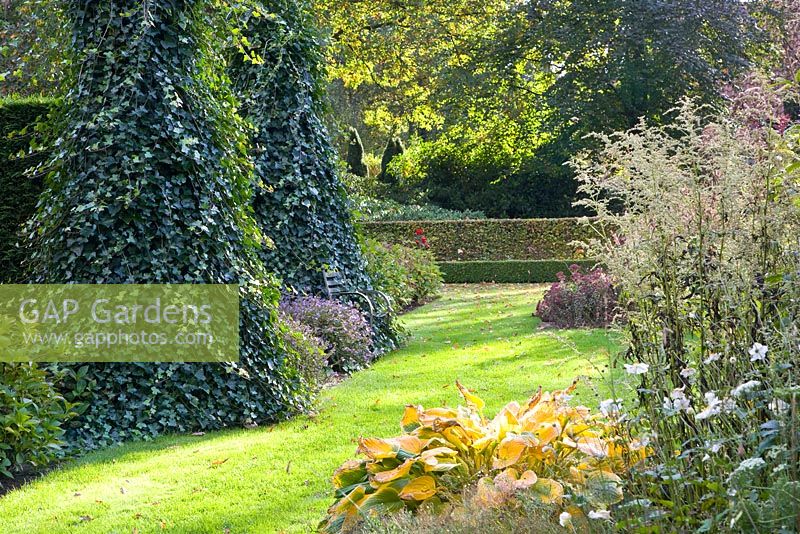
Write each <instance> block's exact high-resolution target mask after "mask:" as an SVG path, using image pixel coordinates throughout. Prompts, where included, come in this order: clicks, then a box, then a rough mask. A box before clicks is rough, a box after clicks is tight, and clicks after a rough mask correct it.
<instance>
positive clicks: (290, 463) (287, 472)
mask: <svg viewBox="0 0 800 534" xmlns="http://www.w3.org/2000/svg"><path fill="white" fill-rule="evenodd" d="M291 468H292V461H291V460H289V463H288V464H286V474H287V475H288V474H289V470H290V469H291Z"/></svg>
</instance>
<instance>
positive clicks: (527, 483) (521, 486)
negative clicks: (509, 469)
mask: <svg viewBox="0 0 800 534" xmlns="http://www.w3.org/2000/svg"><path fill="white" fill-rule="evenodd" d="M538 480H539V477H538V476H536V473H534V472H533V471H530V470H528V471H525V472H524V473H522V476H520V477H519V480H517V481H516V482H514V489H516V490H525V489H528V488H530V487H531V486H533V485H534V484H536V482H537V481H538Z"/></svg>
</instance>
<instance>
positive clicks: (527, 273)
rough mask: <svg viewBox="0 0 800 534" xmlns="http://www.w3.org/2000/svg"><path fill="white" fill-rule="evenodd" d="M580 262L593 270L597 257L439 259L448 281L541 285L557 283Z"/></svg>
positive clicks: (446, 281)
mask: <svg viewBox="0 0 800 534" xmlns="http://www.w3.org/2000/svg"><path fill="white" fill-rule="evenodd" d="M573 264H577V265H579V266H581V267H583V268H584V269H591V268H592V267H594V266H595V265H596V264H597V262H596V261H594V260H534V261H522V260H507V261H445V262H439V268H440V269H441V270H442V275H443V277H444V281H445V283H447V284H478V283H481V282H496V283H499V284H541V283H549V282H555V281H556V280H557V275H558V273H560V272H567V271H568V270H569V266H570V265H573Z"/></svg>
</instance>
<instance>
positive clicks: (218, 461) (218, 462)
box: [211, 458, 228, 467]
mask: <svg viewBox="0 0 800 534" xmlns="http://www.w3.org/2000/svg"><path fill="white" fill-rule="evenodd" d="M227 461H228V458H225V459H223V460H214V461H213V462H211V467H219V466H221V465H222V464H224V463H225V462H227Z"/></svg>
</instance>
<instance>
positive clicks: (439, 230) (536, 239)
mask: <svg viewBox="0 0 800 534" xmlns="http://www.w3.org/2000/svg"><path fill="white" fill-rule="evenodd" d="M362 228H363V229H364V233H365V234H366V235H368V236H369V237H373V238H375V239H377V240H379V241H383V242H386V243H399V244H408V243H413V240H414V236H415V232H416V231H417V230H418V229H420V228H421V229H422V230H423V231H424V233H425V236H426V237H427V238H428V243H429V244H430V249H431V251H432V252H433V254H434V255H435V256H436V259H437V260H439V261H489V260H493V261H500V260H548V259H552V258H580V257H581V255H582V253H581V251H580V250H576V247H575V246H574V245H572V244H571V242H573V241H582V240H588V239H589V238H590V237H592V233H591V232H592V231H591V229H590V228H588V227H587V226H586V225H584V224H581V223H580V219H579V218H565V219H484V220H463V221H392V222H387V221H382V222H364V223H362Z"/></svg>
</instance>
